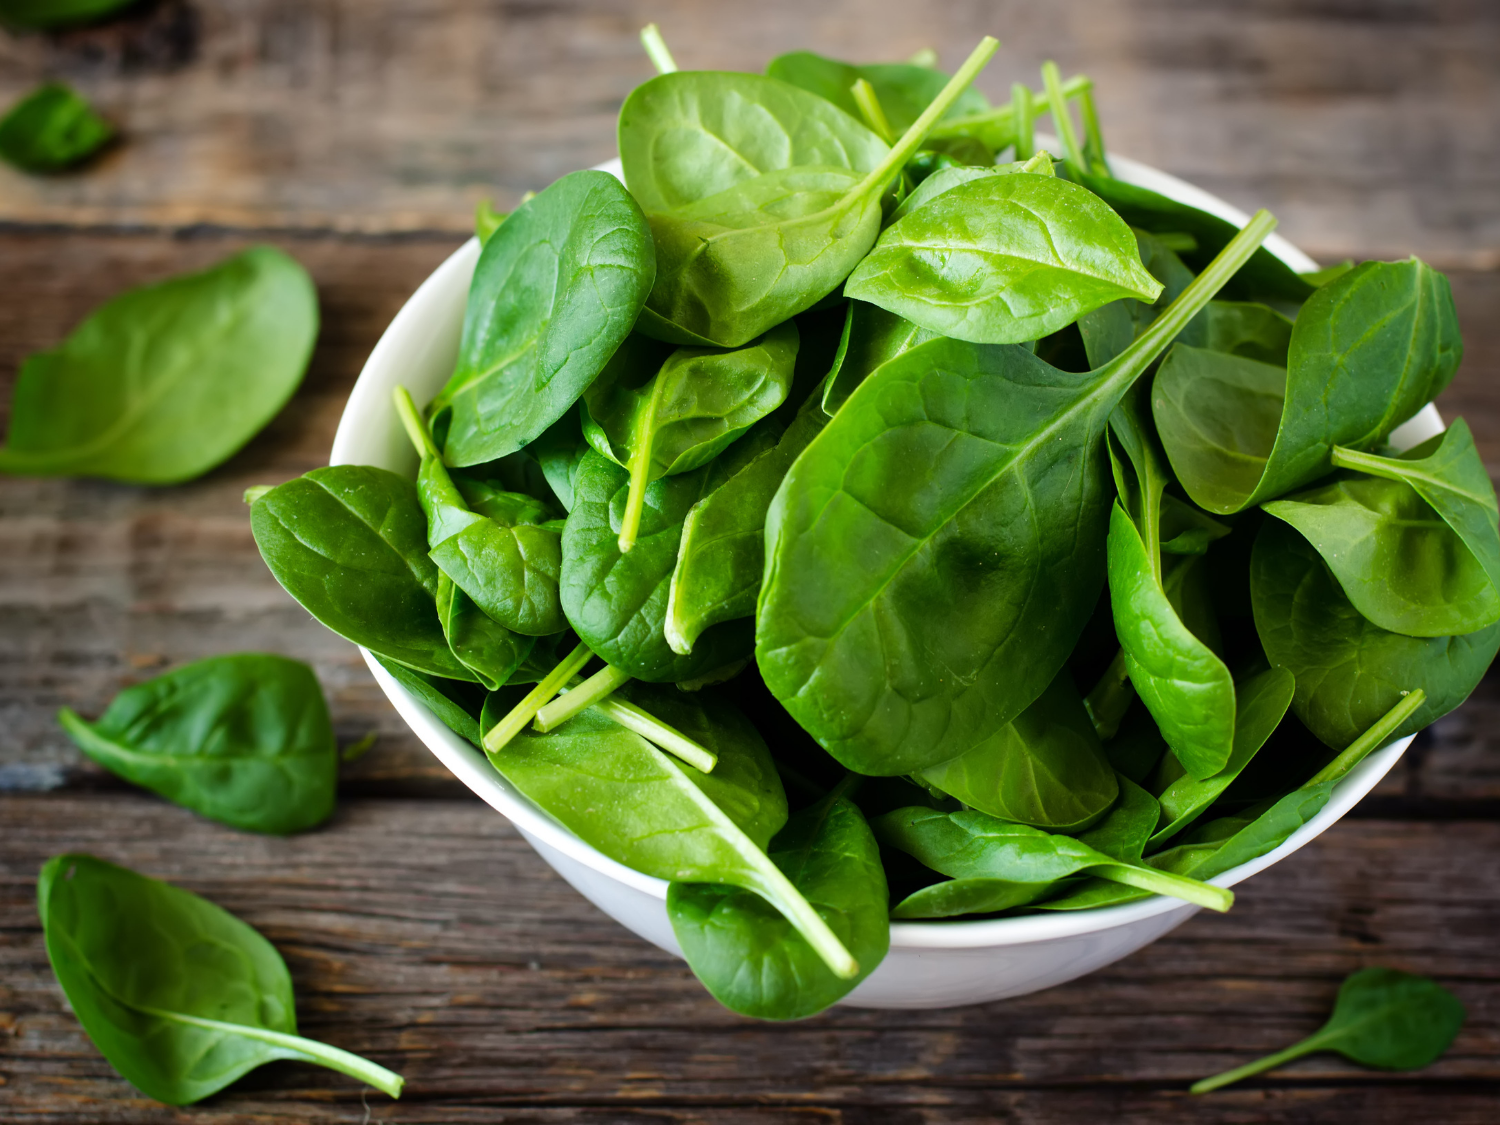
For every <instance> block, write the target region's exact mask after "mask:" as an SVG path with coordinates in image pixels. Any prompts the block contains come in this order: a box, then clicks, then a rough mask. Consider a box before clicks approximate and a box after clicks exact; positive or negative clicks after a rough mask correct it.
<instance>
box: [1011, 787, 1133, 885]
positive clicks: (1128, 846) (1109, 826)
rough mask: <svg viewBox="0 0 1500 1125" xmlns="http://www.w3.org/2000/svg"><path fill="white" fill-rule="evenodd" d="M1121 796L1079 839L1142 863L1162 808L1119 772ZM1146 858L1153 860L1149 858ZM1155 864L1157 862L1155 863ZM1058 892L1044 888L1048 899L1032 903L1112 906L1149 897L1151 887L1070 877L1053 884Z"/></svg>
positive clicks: (1115, 856) (1114, 855)
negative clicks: (1054, 893) (1146, 888)
mask: <svg viewBox="0 0 1500 1125" xmlns="http://www.w3.org/2000/svg"><path fill="white" fill-rule="evenodd" d="M1119 783H1120V799H1119V800H1118V801H1117V802H1115V805H1114V807H1113V808H1112V809H1110V810H1109V815H1108V816H1106V817H1105V818H1104V819H1103V820H1101V821H1100V822H1099V823H1098V824H1096V825H1095V826H1094V827H1093V828H1091V829H1089V830H1088V831H1087V832H1085V833H1083V834H1082V835H1080V836H1079V837H1078V839H1079V840H1080V841H1081V842H1082V843H1085V844H1087V845H1088V846H1089V847H1091V848H1093V849H1095V850H1096V851H1100V852H1103V853H1104V854H1105V855H1107V856H1109V857H1110V858H1111V859H1117V860H1120V861H1121V862H1122V863H1141V862H1143V861H1142V859H1141V853H1142V852H1144V851H1145V848H1146V841H1147V840H1148V839H1149V838H1150V836H1151V832H1152V830H1153V829H1154V828H1155V827H1156V823H1157V819H1158V818H1159V817H1160V815H1161V808H1160V806H1159V805H1158V804H1157V803H1156V798H1155V797H1153V796H1151V794H1150V793H1148V792H1146V790H1144V789H1142V788H1141V787H1140V786H1139V785H1137V784H1136V783H1135V782H1133V781H1131V780H1130V778H1128V777H1126V776H1125V775H1124V774H1120V775H1119ZM1144 862H1147V863H1151V861H1150V860H1146V861H1144ZM1153 866H1154V865H1153ZM1054 889H1055V890H1056V891H1057V892H1058V893H1057V894H1056V895H1055V896H1053V894H1052V890H1048V891H1045V892H1043V893H1044V894H1045V895H1047V896H1050V897H1047V898H1046V899H1045V901H1034V902H1032V903H1031V904H1030V905H1032V906H1034V907H1036V908H1037V909H1039V910H1087V909H1090V908H1091V907H1095V906H1112V905H1114V904H1115V903H1117V902H1120V901H1129V900H1133V899H1136V898H1146V897H1148V896H1149V894H1150V892H1149V891H1142V890H1137V889H1136V888H1134V887H1127V886H1125V885H1124V884H1122V883H1112V882H1110V881H1109V880H1108V879H1100V878H1098V877H1096V876H1084V877H1082V878H1074V877H1069V878H1066V879H1063V880H1061V881H1060V882H1058V883H1056V884H1054Z"/></svg>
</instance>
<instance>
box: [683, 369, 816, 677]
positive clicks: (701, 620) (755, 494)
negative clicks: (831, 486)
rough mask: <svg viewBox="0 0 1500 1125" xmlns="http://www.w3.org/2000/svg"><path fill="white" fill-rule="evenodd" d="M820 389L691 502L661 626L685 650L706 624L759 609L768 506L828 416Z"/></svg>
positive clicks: (741, 615) (719, 621)
mask: <svg viewBox="0 0 1500 1125" xmlns="http://www.w3.org/2000/svg"><path fill="white" fill-rule="evenodd" d="M820 398H821V396H820V395H819V394H818V393H817V392H816V391H815V392H814V393H813V394H811V395H809V396H808V398H807V400H806V401H805V402H804V403H803V404H802V409H801V410H800V411H798V413H797V417H796V418H795V419H793V421H792V424H791V425H790V426H788V427H787V430H786V432H785V433H784V434H782V435H781V438H780V440H778V441H777V442H776V444H775V446H773V447H772V448H771V449H769V450H767V451H765V452H764V453H762V454H760V455H759V456H758V457H756V458H755V459H754V460H752V461H750V462H749V463H748V464H746V465H745V467H744V468H743V469H741V470H740V471H739V472H737V473H735V474H734V475H733V476H731V477H730V478H729V479H728V480H727V481H725V482H724V484H722V485H720V486H719V487H718V488H715V489H714V490H713V491H712V492H710V493H709V494H708V495H707V496H705V497H704V498H703V499H701V500H699V501H698V502H697V503H696V504H694V505H693V506H692V508H691V509H689V510H688V514H687V516H686V518H685V519H684V520H683V522H682V541H681V543H680V544H679V546H678V548H677V562H676V564H675V566H674V567H673V570H672V581H671V584H670V585H669V587H668V589H667V612H666V616H665V617H664V618H663V619H662V632H663V635H664V636H665V637H666V639H667V644H668V646H669V647H670V648H671V649H672V651H673V652H675V653H678V654H679V655H683V656H685V655H687V654H688V653H690V652H692V651H693V646H694V645H695V644H697V643H698V638H699V637H701V636H702V635H703V632H704V630H706V629H709V628H712V627H713V626H715V625H719V624H722V623H724V622H726V621H734V620H736V619H737V618H741V617H750V616H753V615H754V613H755V601H756V597H757V596H758V595H759V593H760V580H761V575H762V573H763V572H764V571H765V559H766V546H765V544H766V533H765V532H766V512H767V510H768V509H769V508H770V506H771V500H772V499H773V498H774V497H775V495H776V490H777V489H778V488H779V487H780V486H781V481H782V478H783V477H785V476H786V471H787V469H789V468H791V465H792V462H794V461H795V460H796V459H797V457H798V456H799V455H800V454H801V453H802V451H803V450H804V449H806V448H807V445H808V443H809V442H811V441H812V439H813V438H815V437H816V436H817V435H818V434H819V432H821V431H822V429H823V427H824V426H825V425H826V424H827V422H828V417H827V415H825V414H824V413H823V411H822V407H821V403H820V401H819V400H820Z"/></svg>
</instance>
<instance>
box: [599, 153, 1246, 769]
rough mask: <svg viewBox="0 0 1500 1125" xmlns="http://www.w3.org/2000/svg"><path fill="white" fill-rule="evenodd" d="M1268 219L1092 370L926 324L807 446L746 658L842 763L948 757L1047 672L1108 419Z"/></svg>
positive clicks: (1098, 490)
mask: <svg viewBox="0 0 1500 1125" xmlns="http://www.w3.org/2000/svg"><path fill="white" fill-rule="evenodd" d="M1008 178H1014V177H1008ZM1273 222H1274V220H1273V219H1271V218H1270V216H1269V215H1265V214H1264V213H1263V214H1262V215H1260V216H1258V217H1257V218H1256V219H1255V220H1254V221H1252V223H1251V224H1250V226H1248V227H1247V228H1246V229H1245V231H1244V232H1243V233H1242V235H1241V237H1240V238H1239V239H1238V240H1237V241H1236V242H1235V243H1234V244H1233V245H1232V246H1231V247H1230V248H1229V249H1227V250H1226V251H1225V255H1224V257H1223V258H1222V260H1220V261H1219V262H1218V263H1216V264H1215V265H1214V266H1212V267H1211V268H1210V269H1208V270H1205V271H1204V272H1203V274H1202V275H1200V276H1199V277H1198V278H1197V279H1196V280H1195V281H1194V282H1193V284H1192V285H1190V286H1189V287H1188V289H1187V290H1185V291H1184V292H1183V294H1182V296H1180V297H1179V298H1178V300H1177V301H1176V302H1175V303H1174V304H1173V305H1172V307H1171V308H1169V309H1168V310H1167V311H1166V312H1165V313H1163V314H1162V316H1161V317H1159V318H1158V319H1157V320H1156V322H1155V323H1153V324H1152V326H1151V327H1150V328H1149V329H1147V331H1146V332H1145V333H1144V334H1143V335H1142V336H1141V337H1140V338H1139V339H1138V340H1137V341H1136V342H1135V343H1134V344H1132V345H1131V347H1130V348H1129V349H1127V350H1126V351H1125V352H1124V353H1122V354H1121V355H1120V356H1119V357H1117V358H1116V359H1115V360H1113V361H1112V362H1111V363H1110V364H1108V365H1106V366H1105V367H1104V368H1102V369H1100V370H1098V371H1094V372H1087V373H1084V374H1081V375H1077V374H1072V373H1069V372H1064V371H1059V370H1058V369H1056V368H1054V367H1052V366H1051V365H1049V364H1047V363H1045V362H1044V361H1043V360H1041V359H1038V358H1037V357H1036V356H1034V355H1032V354H1031V352H1029V351H1028V350H1026V349H1025V348H1022V347H997V346H984V345H975V344H969V343H965V342H963V341H957V340H947V339H944V340H934V341H931V342H929V343H926V344H923V345H922V346H921V347H919V348H915V349H913V350H912V351H909V352H907V353H905V354H904V355H902V356H900V357H898V358H896V359H894V360H892V361H890V362H888V363H886V364H884V365H883V366H881V367H880V368H879V369H878V370H877V371H876V372H875V373H874V374H873V375H872V376H870V378H868V379H866V380H865V381H864V383H862V384H861V385H860V386H859V388H858V389H857V390H856V391H855V392H854V393H853V394H852V395H851V396H850V397H849V400H848V401H847V402H845V403H844V405H843V406H842V407H841V408H840V409H839V412H838V414H837V415H836V416H835V417H834V418H833V419H832V420H831V421H830V422H829V424H828V426H827V428H825V429H824V430H823V432H822V433H821V434H819V435H818V436H817V437H816V438H815V439H813V442H812V444H810V445H809V446H808V447H807V449H806V450H804V451H803V453H802V455H801V456H800V457H799V458H798V459H797V461H796V463H795V464H794V465H793V466H792V468H791V470H790V471H789V472H788V473H787V475H786V479H785V480H784V481H783V482H782V485H781V488H780V490H779V491H778V492H777V496H776V500H775V501H774V502H773V504H772V505H771V510H770V513H769V514H768V516H767V520H766V545H767V546H766V554H767V561H766V577H765V582H764V585H763V587H762V590H761V595H760V604H759V610H758V614H757V623H756V660H757V662H758V664H759V666H760V670H761V673H762V675H763V676H764V678H765V681H766V684H767V686H769V687H770V689H771V691H772V692H773V693H774V694H775V695H776V697H777V698H778V699H779V700H780V701H781V702H782V704H783V705H784V706H785V707H786V708H787V710H788V711H790V712H791V713H792V715H793V717H794V718H796V719H797V721H798V722H799V723H800V724H801V725H802V727H803V728H804V729H805V730H807V732H808V733H809V734H811V735H812V736H813V737H814V738H816V739H817V740H818V742H819V743H820V744H821V745H822V746H823V747H824V748H825V749H826V750H828V751H829V752H830V753H831V754H833V756H834V757H835V758H837V759H838V760H839V761H840V762H842V763H843V764H844V765H845V766H846V767H848V768H850V769H853V770H856V771H857V772H860V773H867V774H884V775H891V774H900V773H910V772H912V771H915V770H921V769H925V768H927V767H928V766H933V765H937V764H938V763H939V762H944V761H947V760H948V759H949V758H953V757H955V756H957V755H958V754H961V753H963V752H964V751H965V750H968V749H970V748H971V747H973V746H975V745H977V744H978V743H979V742H981V741H983V740H984V739H986V738H988V737H989V736H990V735H992V734H994V733H995V732H996V731H997V730H999V729H1000V728H1001V727H1003V726H1004V725H1005V724H1006V723H1008V722H1010V721H1011V719H1013V718H1015V717H1016V715H1018V714H1020V712H1021V711H1022V710H1024V709H1025V708H1026V706H1027V705H1028V704H1030V703H1031V701H1032V700H1034V699H1035V698H1036V697H1037V696H1039V695H1040V694H1041V693H1042V690H1043V689H1044V688H1045V687H1046V686H1047V684H1049V683H1050V682H1051V681H1052V678H1053V677H1054V676H1055V675H1056V674H1057V671H1058V670H1059V669H1060V668H1061V667H1062V666H1063V663H1064V662H1065V661H1066V660H1067V657H1068V654H1069V652H1070V651H1071V650H1072V648H1073V643H1074V641H1076V640H1077V638H1078V634H1079V633H1080V632H1081V631H1082V629H1083V626H1084V624H1085V622H1086V621H1087V620H1088V617H1089V614H1090V612H1091V610H1092V608H1093V605H1094V603H1095V601H1096V600H1097V594H1098V590H1099V587H1100V585H1101V582H1102V579H1103V562H1104V560H1103V558H1102V554H1103V552H1102V550H1101V546H1102V543H1103V540H1104V538H1105V531H1104V525H1105V522H1106V520H1107V518H1108V516H1107V513H1108V504H1109V499H1108V494H1107V486H1106V483H1105V482H1106V473H1107V469H1106V468H1105V465H1104V461H1105V458H1104V456H1103V450H1102V449H1101V448H1100V447H1101V445H1102V439H1103V434H1104V429H1105V425H1106V422H1107V419H1108V418H1109V415H1110V413H1111V412H1112V411H1113V410H1114V408H1115V406H1116V404H1117V403H1118V402H1119V401H1120V399H1121V397H1122V396H1123V395H1124V394H1125V392H1126V391H1127V390H1129V389H1130V387H1131V385H1132V384H1133V383H1134V382H1135V380H1136V379H1137V378H1138V377H1139V376H1140V375H1141V373H1142V372H1143V371H1145V370H1146V368H1147V367H1148V366H1149V365H1150V364H1151V363H1152V361H1153V360H1154V359H1155V358H1156V355H1157V354H1158V352H1159V350H1160V349H1161V348H1162V347H1165V346H1166V342H1167V341H1168V340H1170V339H1171V338H1172V337H1173V336H1175V335H1176V334H1177V332H1178V331H1180V330H1181V328H1182V326H1183V325H1184V324H1185V323H1186V322H1187V321H1188V320H1190V319H1191V318H1192V317H1193V315H1194V314H1196V313H1197V311H1198V310H1199V309H1200V308H1202V307H1203V305H1204V304H1205V303H1206V302H1207V301H1208V300H1209V298H1211V297H1212V296H1213V294H1214V292H1215V290H1216V289H1217V287H1218V285H1219V284H1220V283H1221V282H1222V280H1223V278H1224V277H1226V276H1227V275H1228V274H1229V273H1232V272H1233V270H1234V269H1235V268H1237V266H1238V265H1239V263H1240V262H1241V261H1242V260H1243V259H1244V257H1245V256H1247V255H1248V253H1249V251H1250V249H1252V248H1253V247H1254V246H1256V245H1257V244H1258V243H1259V241H1260V239H1261V238H1263V237H1264V236H1265V232H1266V231H1267V230H1269V229H1270V225H1271V224H1272V223H1273ZM913 466H921V468H922V471H921V472H914V471H913ZM828 559H840V560H844V561H845V565H843V566H841V567H840V568H839V569H838V570H837V571H836V572H834V571H831V570H830V569H829V568H828V567H827V565H826V560H828ZM611 663H615V662H614V661H613V660H612V661H611Z"/></svg>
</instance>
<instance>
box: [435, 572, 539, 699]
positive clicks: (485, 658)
mask: <svg viewBox="0 0 1500 1125" xmlns="http://www.w3.org/2000/svg"><path fill="white" fill-rule="evenodd" d="M434 600H435V601H436V603H437V612H438V619H439V620H440V621H442V623H443V635H444V636H445V637H447V638H448V647H449V648H450V649H452V650H453V655H454V656H455V657H457V658H458V661H459V663H461V664H462V665H463V666H464V667H465V668H467V669H468V670H469V671H470V672H471V673H473V675H474V678H475V679H476V680H478V681H479V682H480V683H481V684H483V685H484V686H485V687H486V688H488V689H489V690H491V691H494V690H495V689H496V688H498V687H500V686H501V685H502V684H506V683H509V682H510V678H511V677H512V676H513V675H515V672H516V669H518V668H520V666H521V664H522V663H523V662H524V661H525V659H526V657H527V655H528V654H529V653H530V652H531V649H532V646H533V645H534V644H535V643H536V638H535V637H527V636H523V635H521V634H519V633H513V632H511V631H510V630H509V629H507V628H506V627H505V626H503V625H501V624H500V623H499V622H497V621H495V620H494V619H493V618H492V617H490V616H489V614H487V613H485V612H484V610H482V609H480V608H479V607H478V606H477V605H475V604H474V599H473V598H471V597H469V595H468V594H466V593H464V592H463V590H462V589H461V588H459V587H458V586H456V585H454V583H453V579H451V578H449V577H448V576H447V575H446V574H444V573H442V572H439V574H438V588H437V596H436V598H435V599H434Z"/></svg>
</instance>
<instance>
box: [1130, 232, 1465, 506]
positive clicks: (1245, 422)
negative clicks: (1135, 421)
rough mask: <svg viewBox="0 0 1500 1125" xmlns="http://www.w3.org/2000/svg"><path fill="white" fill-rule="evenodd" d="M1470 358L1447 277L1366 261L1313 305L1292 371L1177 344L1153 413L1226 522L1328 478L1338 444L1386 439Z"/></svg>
mask: <svg viewBox="0 0 1500 1125" xmlns="http://www.w3.org/2000/svg"><path fill="white" fill-rule="evenodd" d="M1462 353H1463V345H1462V342H1461V341H1460V340H1459V336H1458V321H1457V318H1456V316H1455V314H1454V311H1453V297H1452V293H1451V291H1450V290H1449V287H1448V280H1447V278H1445V277H1444V276H1443V275H1442V274H1440V273H1438V272H1437V271H1435V270H1433V269H1431V268H1429V267H1428V266H1426V265H1425V264H1423V263H1422V262H1419V261H1417V260H1416V259H1415V258H1413V259H1411V260H1410V261H1406V262H1366V263H1364V264H1363V265H1361V266H1357V267H1355V268H1354V269H1353V270H1350V271H1349V272H1348V273H1346V274H1344V275H1343V276H1342V277H1340V278H1339V279H1338V280H1337V281H1334V282H1332V283H1331V284H1329V285H1327V286H1325V287H1323V288H1322V289H1319V290H1318V291H1317V292H1316V293H1314V294H1313V295H1312V296H1311V297H1310V298H1308V300H1307V303H1306V304H1305V305H1303V307H1302V311H1301V312H1300V313H1299V314H1298V316H1297V322H1296V324H1295V325H1294V326H1293V328H1292V335H1291V344H1290V350H1289V352H1288V364H1289V366H1288V367H1287V368H1286V369H1281V368H1278V367H1273V366H1270V365H1267V364H1264V363H1258V362H1255V361H1253V360H1249V359H1245V358H1242V357H1238V356H1229V355H1223V354H1220V353H1217V352H1208V351H1204V350H1201V349H1198V348H1193V347H1187V346H1181V345H1179V346H1178V347H1176V348H1174V349H1173V350H1172V352H1171V353H1170V354H1169V355H1168V356H1167V358H1166V360H1165V361H1164V362H1163V363H1162V366H1161V370H1160V371H1159V372H1158V373H1157V376H1156V384H1155V389H1154V391H1153V393H1152V408H1153V412H1154V413H1155V416H1156V425H1157V429H1158V431H1159V432H1160V434H1161V440H1162V444H1163V445H1164V446H1165V447H1166V450H1167V457H1168V458H1169V460H1170V461H1171V462H1172V468H1173V470H1174V472H1175V473H1176V474H1177V479H1178V480H1180V481H1181V482H1182V486H1183V488H1185V489H1186V490H1187V493H1188V495H1189V496H1190V497H1192V499H1193V500H1194V502H1196V503H1197V504H1198V505H1199V506H1200V507H1203V508H1206V509H1208V510H1209V511H1210V512H1218V513H1225V514H1227V513H1230V512H1237V511H1240V510H1242V509H1244V508H1247V507H1250V506H1251V505H1253V504H1258V503H1261V502H1262V501H1265V500H1270V499H1274V498H1275V497H1277V496H1282V495H1285V494H1286V493H1287V492H1290V491H1291V490H1293V489H1295V488H1297V487H1299V486H1301V485H1304V484H1307V483H1309V482H1311V481H1313V480H1315V479H1317V478H1318V477H1320V476H1322V475H1324V474H1325V473H1327V472H1328V470H1329V468H1330V453H1331V450H1332V449H1333V447H1334V446H1336V445H1341V446H1349V447H1355V448H1357V447H1361V446H1368V445H1370V444H1372V443H1374V442H1378V441H1380V440H1381V439H1382V438H1384V437H1385V436H1386V435H1387V434H1389V433H1390V432H1391V431H1392V430H1393V429H1395V428H1396V426H1397V425H1399V424H1400V423H1401V422H1404V421H1405V420H1406V419H1407V418H1410V417H1411V416H1412V415H1413V414H1415V413H1416V412H1417V411H1418V410H1419V409H1421V407H1422V405H1423V403H1425V402H1427V401H1428V400H1429V399H1431V398H1433V397H1434V396H1435V395H1437V393H1438V392H1439V391H1441V390H1442V389H1443V388H1444V387H1445V386H1447V385H1448V381H1449V380H1450V379H1451V378H1452V377H1453V372H1454V370H1455V369H1456V368H1457V366H1458V361H1459V358H1460V357H1461V355H1462Z"/></svg>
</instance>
